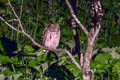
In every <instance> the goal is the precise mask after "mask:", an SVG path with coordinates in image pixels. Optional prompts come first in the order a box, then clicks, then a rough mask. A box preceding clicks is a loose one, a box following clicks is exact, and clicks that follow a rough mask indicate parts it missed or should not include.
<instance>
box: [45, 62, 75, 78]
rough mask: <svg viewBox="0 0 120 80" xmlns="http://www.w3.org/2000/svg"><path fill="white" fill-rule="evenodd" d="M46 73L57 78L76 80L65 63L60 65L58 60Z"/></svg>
mask: <svg viewBox="0 0 120 80" xmlns="http://www.w3.org/2000/svg"><path fill="white" fill-rule="evenodd" d="M44 75H46V76H48V77H52V78H55V79H56V80H74V76H73V74H72V73H71V72H70V71H69V70H68V69H67V68H66V67H65V66H64V65H61V66H58V64H57V62H56V63H54V64H52V65H51V66H50V67H49V68H48V70H46V72H45V73H44Z"/></svg>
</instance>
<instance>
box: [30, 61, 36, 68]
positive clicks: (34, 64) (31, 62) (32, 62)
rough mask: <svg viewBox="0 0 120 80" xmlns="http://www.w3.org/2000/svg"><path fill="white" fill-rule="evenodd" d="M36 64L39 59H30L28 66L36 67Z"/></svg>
mask: <svg viewBox="0 0 120 80" xmlns="http://www.w3.org/2000/svg"><path fill="white" fill-rule="evenodd" d="M34 66H37V61H36V60H30V61H29V64H28V67H34Z"/></svg>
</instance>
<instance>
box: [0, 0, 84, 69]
mask: <svg viewBox="0 0 120 80" xmlns="http://www.w3.org/2000/svg"><path fill="white" fill-rule="evenodd" d="M8 4H9V6H10V7H11V9H12V12H13V14H14V16H15V17H16V18H17V20H18V22H19V25H20V28H21V30H18V29H16V28H15V27H14V26H12V25H11V24H9V23H8V22H7V21H5V19H4V18H2V17H1V16H0V19H1V20H2V21H3V22H4V23H5V24H6V25H7V26H9V27H10V28H11V29H13V30H15V31H17V32H20V33H22V34H23V35H25V36H26V37H27V38H29V39H30V40H31V41H32V43H33V44H34V45H36V46H38V47H39V48H43V49H46V50H51V51H60V52H65V53H67V54H68V56H69V57H70V58H71V59H72V61H73V63H74V64H75V65H76V66H77V67H78V69H80V71H81V70H82V68H81V66H80V65H79V64H78V62H77V61H76V60H75V58H74V57H73V56H72V54H71V53H70V52H69V51H68V50H66V49H52V48H47V47H44V46H42V45H40V44H39V43H37V42H36V41H35V40H34V39H33V38H32V37H31V36H30V35H29V34H27V33H26V32H25V31H24V29H23V26H22V23H21V20H20V18H19V17H18V15H17V14H16V12H15V10H14V8H13V7H12V5H11V3H10V1H9V0H8Z"/></svg>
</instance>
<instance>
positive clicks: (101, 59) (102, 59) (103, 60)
mask: <svg viewBox="0 0 120 80" xmlns="http://www.w3.org/2000/svg"><path fill="white" fill-rule="evenodd" d="M110 58H111V55H110V54H109V53H100V54H99V55H97V56H96V58H95V60H94V61H95V62H96V63H98V64H107V63H108V60H109V59H110Z"/></svg>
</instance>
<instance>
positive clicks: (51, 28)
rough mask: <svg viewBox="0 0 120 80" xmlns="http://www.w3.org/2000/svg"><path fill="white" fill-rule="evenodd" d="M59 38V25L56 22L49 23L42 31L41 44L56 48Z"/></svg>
mask: <svg viewBox="0 0 120 80" xmlns="http://www.w3.org/2000/svg"><path fill="white" fill-rule="evenodd" d="M59 40H60V25H59V24H57V23H52V24H49V25H48V27H46V28H45V29H44V31H43V46H45V47H47V48H52V49H56V47H57V46H58V45H59Z"/></svg>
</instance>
